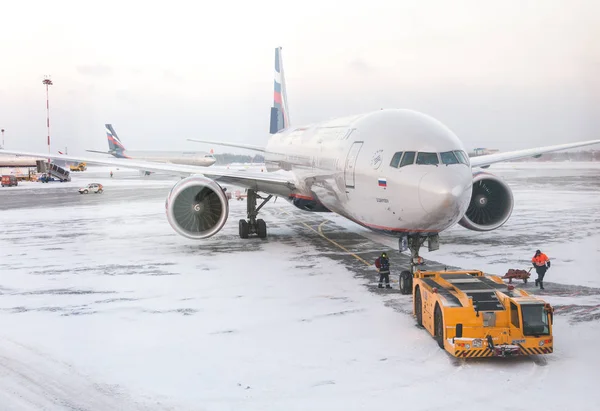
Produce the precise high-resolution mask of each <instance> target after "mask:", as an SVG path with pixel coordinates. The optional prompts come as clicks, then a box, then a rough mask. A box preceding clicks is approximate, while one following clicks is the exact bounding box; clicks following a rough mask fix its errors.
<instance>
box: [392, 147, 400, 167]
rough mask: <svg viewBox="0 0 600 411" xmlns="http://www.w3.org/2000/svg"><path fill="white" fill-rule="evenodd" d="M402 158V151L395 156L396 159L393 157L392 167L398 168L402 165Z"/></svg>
mask: <svg viewBox="0 0 600 411" xmlns="http://www.w3.org/2000/svg"><path fill="white" fill-rule="evenodd" d="M400 158H402V151H400V152H398V153H396V154H394V157H392V161H391V162H390V167H394V168H398V164H400Z"/></svg>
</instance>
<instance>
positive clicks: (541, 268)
mask: <svg viewBox="0 0 600 411" xmlns="http://www.w3.org/2000/svg"><path fill="white" fill-rule="evenodd" d="M531 262H532V264H533V266H534V267H535V272H536V273H537V275H538V278H536V280H535V285H536V286H538V285H539V286H540V289H541V290H543V289H544V276H545V275H546V271H548V268H550V259H549V258H548V256H547V255H546V254H544V253H542V252H541V251H540V250H536V252H535V255H534V256H533V258H532V259H531Z"/></svg>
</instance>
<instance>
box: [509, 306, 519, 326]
mask: <svg viewBox="0 0 600 411" xmlns="http://www.w3.org/2000/svg"><path fill="white" fill-rule="evenodd" d="M510 322H511V323H512V325H513V326H515V327H517V328H521V323H520V322H519V308H518V307H517V305H516V304H515V303H510Z"/></svg>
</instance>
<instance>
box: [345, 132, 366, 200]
mask: <svg viewBox="0 0 600 411" xmlns="http://www.w3.org/2000/svg"><path fill="white" fill-rule="evenodd" d="M362 145H363V142H362V141H355V142H354V143H352V146H351V147H350V151H348V156H347V157H346V165H345V166H344V180H345V181H346V188H354V169H355V167H356V160H357V159H358V153H359V151H360V149H361V148H362Z"/></svg>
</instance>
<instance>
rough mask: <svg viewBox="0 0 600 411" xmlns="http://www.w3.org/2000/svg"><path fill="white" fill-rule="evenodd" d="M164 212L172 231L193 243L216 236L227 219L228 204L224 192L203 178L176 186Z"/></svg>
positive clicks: (194, 178) (190, 178)
mask: <svg viewBox="0 0 600 411" xmlns="http://www.w3.org/2000/svg"><path fill="white" fill-rule="evenodd" d="M165 208H166V210H167V219H168V220H169V224H171V227H173V229H174V230H175V231H176V232H177V233H178V234H180V235H182V236H184V237H187V238H191V239H192V240H200V239H202V238H207V237H210V236H212V235H215V234H216V233H218V232H219V231H220V230H221V228H223V225H225V222H226V221H227V217H228V216H229V201H228V200H227V196H226V195H225V192H224V190H223V188H221V186H220V185H219V184H217V183H216V182H215V181H214V180H211V179H210V178H206V177H202V176H193V177H188V178H185V179H183V180H181V181H180V182H178V183H177V184H175V185H174V186H173V188H172V189H171V192H170V193H169V196H168V197H167V201H166V203H165Z"/></svg>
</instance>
